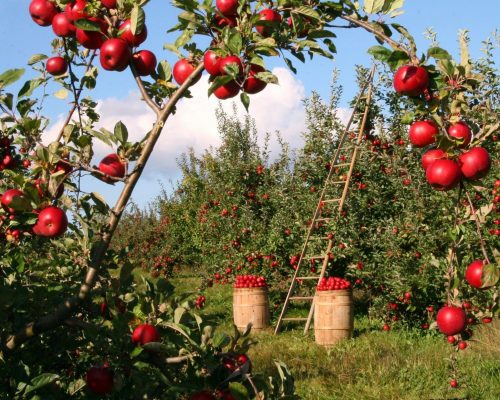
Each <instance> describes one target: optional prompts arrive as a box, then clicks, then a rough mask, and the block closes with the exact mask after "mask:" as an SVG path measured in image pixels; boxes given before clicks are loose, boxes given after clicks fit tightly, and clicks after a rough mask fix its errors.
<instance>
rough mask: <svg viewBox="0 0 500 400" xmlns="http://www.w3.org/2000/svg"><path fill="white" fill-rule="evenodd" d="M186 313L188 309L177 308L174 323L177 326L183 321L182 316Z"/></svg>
mask: <svg viewBox="0 0 500 400" xmlns="http://www.w3.org/2000/svg"><path fill="white" fill-rule="evenodd" d="M185 312H186V309H185V308H184V307H177V308H176V309H175V311H174V322H175V323H176V324H179V323H180V322H181V320H182V316H183V315H184V313H185Z"/></svg>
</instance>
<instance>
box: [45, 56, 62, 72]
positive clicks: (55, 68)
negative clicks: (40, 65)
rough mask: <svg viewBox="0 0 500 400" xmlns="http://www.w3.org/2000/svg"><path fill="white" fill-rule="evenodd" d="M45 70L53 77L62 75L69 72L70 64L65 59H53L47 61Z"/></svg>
mask: <svg viewBox="0 0 500 400" xmlns="http://www.w3.org/2000/svg"><path fill="white" fill-rule="evenodd" d="M45 69H46V70H47V72H48V73H49V74H51V75H62V74H65V73H66V71H67V70H68V63H67V61H66V60H65V59H64V58H63V57H59V56H58V57H51V58H49V59H48V60H47V64H46V67H45Z"/></svg>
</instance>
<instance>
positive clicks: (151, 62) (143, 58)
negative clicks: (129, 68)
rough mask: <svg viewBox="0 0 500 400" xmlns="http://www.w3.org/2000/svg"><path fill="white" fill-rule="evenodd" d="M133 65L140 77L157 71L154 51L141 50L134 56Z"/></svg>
mask: <svg viewBox="0 0 500 400" xmlns="http://www.w3.org/2000/svg"><path fill="white" fill-rule="evenodd" d="M132 63H133V64H134V68H135V70H136V72H137V73H138V74H139V75H140V76H148V75H151V74H152V73H153V72H154V71H155V69H156V56H155V55H154V53H153V52H152V51H149V50H141V51H138V52H137V53H135V54H134V55H133V56H132Z"/></svg>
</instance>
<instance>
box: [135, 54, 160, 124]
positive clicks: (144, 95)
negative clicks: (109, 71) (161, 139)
mask: <svg viewBox="0 0 500 400" xmlns="http://www.w3.org/2000/svg"><path fill="white" fill-rule="evenodd" d="M130 70H131V71H132V75H134V79H135V82H136V83H137V86H138V87H139V91H140V92H141V95H142V99H143V100H144V101H145V102H146V104H147V105H148V106H149V107H150V108H151V109H152V110H153V111H154V112H155V114H156V117H159V116H160V112H161V110H160V107H158V105H157V104H156V103H155V102H154V101H153V100H152V99H151V97H150V96H149V95H148V94H147V92H146V88H145V87H144V82H142V79H141V77H140V76H139V74H138V73H137V71H136V70H135V67H134V63H133V62H132V61H131V62H130Z"/></svg>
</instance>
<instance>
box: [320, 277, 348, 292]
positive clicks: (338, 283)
mask: <svg viewBox="0 0 500 400" xmlns="http://www.w3.org/2000/svg"><path fill="white" fill-rule="evenodd" d="M350 288H351V282H349V281H347V280H345V279H343V278H339V277H338V276H330V277H328V278H322V279H321V280H320V281H319V284H318V287H317V288H316V290H318V291H320V292H322V291H327V290H349V289H350Z"/></svg>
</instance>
